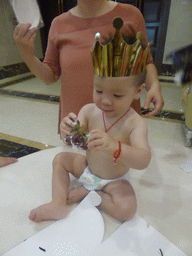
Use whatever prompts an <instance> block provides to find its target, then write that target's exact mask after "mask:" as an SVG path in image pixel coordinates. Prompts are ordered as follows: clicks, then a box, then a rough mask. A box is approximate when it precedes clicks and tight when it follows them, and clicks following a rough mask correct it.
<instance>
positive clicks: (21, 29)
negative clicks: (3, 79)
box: [13, 23, 37, 58]
mask: <svg viewBox="0 0 192 256" xmlns="http://www.w3.org/2000/svg"><path fill="white" fill-rule="evenodd" d="M30 27H31V24H30V23H26V24H25V23H20V24H18V25H17V26H16V28H15V30H14V33H13V38H14V40H15V43H16V45H17V46H18V48H19V50H20V53H21V55H22V57H23V58H25V56H29V55H34V41H35V38H36V30H37V28H31V29H30Z"/></svg>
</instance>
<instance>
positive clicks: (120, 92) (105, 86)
mask: <svg viewBox="0 0 192 256" xmlns="http://www.w3.org/2000/svg"><path fill="white" fill-rule="evenodd" d="M134 82H135V81H133V79H131V77H99V76H96V75H95V77H94V91H93V100H94V103H95V104H96V106H97V107H98V108H99V109H100V110H102V111H103V112H104V113H105V114H106V115H108V116H111V117H112V116H118V115H122V114H124V113H125V112H126V111H127V110H128V108H129V106H130V105H131V103H132V101H133V100H134V99H135V97H136V94H137V87H136V86H135V85H134Z"/></svg>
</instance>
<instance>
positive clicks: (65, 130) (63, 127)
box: [60, 113, 77, 140]
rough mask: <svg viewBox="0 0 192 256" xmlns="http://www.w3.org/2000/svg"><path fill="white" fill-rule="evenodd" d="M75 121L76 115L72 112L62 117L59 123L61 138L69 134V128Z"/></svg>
mask: <svg viewBox="0 0 192 256" xmlns="http://www.w3.org/2000/svg"><path fill="white" fill-rule="evenodd" d="M76 122H77V116H76V115H75V114H74V113H70V114H69V115H68V116H66V117H64V118H63V120H62V121H61V123H60V137H61V140H64V138H65V137H66V136H67V135H70V133H71V128H72V127H74V126H75V124H76Z"/></svg>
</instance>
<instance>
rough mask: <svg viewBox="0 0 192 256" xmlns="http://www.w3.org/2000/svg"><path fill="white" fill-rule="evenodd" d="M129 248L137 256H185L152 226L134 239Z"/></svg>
mask: <svg viewBox="0 0 192 256" xmlns="http://www.w3.org/2000/svg"><path fill="white" fill-rule="evenodd" d="M131 250H132V251H133V252H134V253H135V254H136V255H137V256H143V255H147V256H161V255H162V254H163V256H187V255H186V254H184V253H183V252H182V251H181V250H180V249H179V248H177V247H176V246H175V245H174V244H173V243H171V242H170V241H169V240H168V239H167V238H165V237H164V236H162V235H161V234H160V233H159V232H158V231H157V230H156V229H154V228H153V227H152V226H150V227H149V228H148V229H147V231H146V233H145V234H143V235H141V236H138V237H137V238H136V239H135V240H134V243H133V244H132V248H131ZM161 252H162V253H161Z"/></svg>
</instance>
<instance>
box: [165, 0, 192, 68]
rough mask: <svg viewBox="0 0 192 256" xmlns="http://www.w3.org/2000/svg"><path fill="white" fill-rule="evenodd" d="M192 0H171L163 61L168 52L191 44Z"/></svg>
mask: <svg viewBox="0 0 192 256" xmlns="http://www.w3.org/2000/svg"><path fill="white" fill-rule="evenodd" d="M191 26H192V0H172V1H171V8H170V13H169V21H168V28H167V36H166V41H165V49H164V57H163V63H166V64H171V62H166V56H167V54H169V53H170V52H172V51H174V50H176V49H178V48H180V47H184V46H186V45H188V44H192V27H191Z"/></svg>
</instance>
